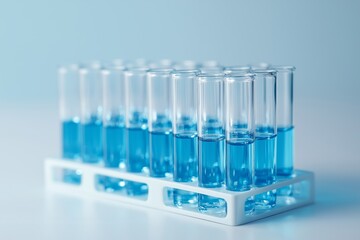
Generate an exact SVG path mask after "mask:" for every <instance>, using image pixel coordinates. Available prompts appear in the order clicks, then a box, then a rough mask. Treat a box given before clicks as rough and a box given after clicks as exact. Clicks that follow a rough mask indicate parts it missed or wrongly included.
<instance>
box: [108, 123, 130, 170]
mask: <svg viewBox="0 0 360 240" xmlns="http://www.w3.org/2000/svg"><path fill="white" fill-rule="evenodd" d="M104 135H105V136H104V164H105V167H109V168H118V167H120V163H122V162H124V161H125V158H126V145H125V143H126V142H125V141H126V133H125V123H124V119H123V118H121V117H120V116H116V117H114V118H112V119H111V120H110V121H109V122H108V123H106V126H105V128H104Z"/></svg>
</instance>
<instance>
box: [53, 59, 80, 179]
mask: <svg viewBox="0 0 360 240" xmlns="http://www.w3.org/2000/svg"><path fill="white" fill-rule="evenodd" d="M58 81H59V100H60V101H59V104H60V120H61V128H62V134H61V136H62V157H63V158H64V159H69V160H72V161H75V160H77V159H80V154H81V150H80V147H81V131H80V87H79V85H80V82H79V66H78V65H76V64H72V65H70V66H66V67H65V66H63V67H60V68H59V70H58ZM63 181H64V182H67V183H73V184H80V182H81V172H80V171H79V170H70V169H64V171H63Z"/></svg>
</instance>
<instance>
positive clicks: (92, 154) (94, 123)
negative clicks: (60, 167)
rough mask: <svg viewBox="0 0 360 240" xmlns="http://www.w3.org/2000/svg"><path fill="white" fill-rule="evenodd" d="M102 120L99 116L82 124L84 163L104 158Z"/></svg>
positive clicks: (96, 161)
mask: <svg viewBox="0 0 360 240" xmlns="http://www.w3.org/2000/svg"><path fill="white" fill-rule="evenodd" d="M102 131H103V129H102V121H101V119H100V118H98V117H97V116H92V117H91V118H90V120H89V121H88V122H86V123H83V124H82V136H83V138H82V149H81V156H82V160H83V162H84V163H98V162H100V161H101V160H102V158H103V132H102Z"/></svg>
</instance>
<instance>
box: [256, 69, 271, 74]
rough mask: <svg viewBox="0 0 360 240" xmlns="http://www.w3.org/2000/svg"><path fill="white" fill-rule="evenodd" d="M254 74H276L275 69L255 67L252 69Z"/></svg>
mask: <svg viewBox="0 0 360 240" xmlns="http://www.w3.org/2000/svg"><path fill="white" fill-rule="evenodd" d="M252 72H253V73H255V75H265V74H276V73H277V71H276V70H275V69H255V70H252Z"/></svg>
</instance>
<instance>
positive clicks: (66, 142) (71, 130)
mask: <svg viewBox="0 0 360 240" xmlns="http://www.w3.org/2000/svg"><path fill="white" fill-rule="evenodd" d="M62 146H63V151H62V156H63V158H67V159H76V158H80V146H81V135H80V123H79V121H78V120H76V119H74V120H68V121H64V122H63V123H62Z"/></svg>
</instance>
